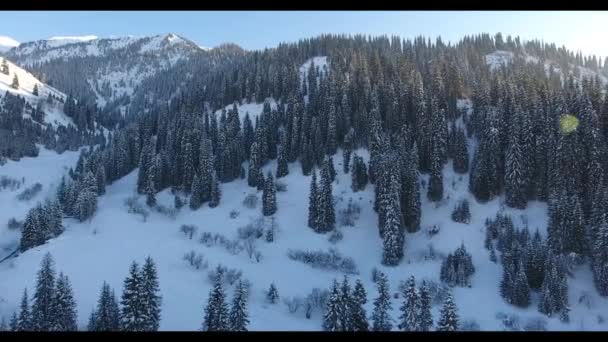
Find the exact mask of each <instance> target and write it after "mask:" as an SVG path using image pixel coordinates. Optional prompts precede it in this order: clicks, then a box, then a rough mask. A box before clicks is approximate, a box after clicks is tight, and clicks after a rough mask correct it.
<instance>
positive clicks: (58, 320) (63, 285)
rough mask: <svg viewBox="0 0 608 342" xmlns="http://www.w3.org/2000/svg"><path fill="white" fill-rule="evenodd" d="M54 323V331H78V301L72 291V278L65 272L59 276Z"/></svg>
mask: <svg viewBox="0 0 608 342" xmlns="http://www.w3.org/2000/svg"><path fill="white" fill-rule="evenodd" d="M52 311H53V313H54V324H53V327H52V328H51V329H52V330H53V331H76V330H78V326H77V322H76V320H77V317H76V301H75V300H74V295H73V293H72V286H71V285H70V280H69V279H68V277H67V276H65V275H64V274H63V273H59V276H58V277H57V285H56V288H55V298H54V300H53V310H52Z"/></svg>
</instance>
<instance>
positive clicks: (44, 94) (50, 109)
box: [0, 60, 72, 126]
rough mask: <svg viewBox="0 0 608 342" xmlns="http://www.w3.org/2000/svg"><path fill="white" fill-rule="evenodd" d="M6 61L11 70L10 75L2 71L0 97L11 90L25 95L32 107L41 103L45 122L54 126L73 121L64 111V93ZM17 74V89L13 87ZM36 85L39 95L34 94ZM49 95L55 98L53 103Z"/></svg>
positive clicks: (15, 93) (16, 93) (0, 75)
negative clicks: (49, 100) (49, 99)
mask: <svg viewBox="0 0 608 342" xmlns="http://www.w3.org/2000/svg"><path fill="white" fill-rule="evenodd" d="M6 63H7V65H8V71H9V72H8V75H7V74H4V73H2V72H0V97H2V95H4V94H5V93H6V92H9V93H11V94H13V95H19V96H21V97H23V98H24V99H25V101H26V102H27V103H29V104H30V105H31V106H32V108H36V106H37V105H38V104H39V103H40V104H41V106H42V110H44V112H45V116H44V122H45V123H50V124H52V125H53V126H57V125H64V126H67V125H68V124H71V123H72V120H71V119H70V118H69V117H68V116H66V115H65V113H64V112H63V103H62V101H65V99H66V95H65V94H64V93H62V92H61V91H59V90H57V89H55V88H53V87H51V86H49V85H47V84H44V83H43V82H40V80H38V79H37V78H36V77H34V75H32V74H31V73H29V72H28V71H26V70H24V69H23V68H21V67H19V66H17V65H15V64H14V63H12V62H11V61H9V60H6ZM15 75H16V76H17V79H18V81H19V87H18V88H17V89H15V88H13V87H12V84H13V80H14V78H15ZM36 86H37V88H38V95H35V94H34V87H36ZM49 95H50V96H51V97H52V98H54V99H55V100H54V101H53V102H52V103H49V102H48V101H47V99H48V97H49Z"/></svg>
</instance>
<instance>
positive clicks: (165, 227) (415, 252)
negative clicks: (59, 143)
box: [0, 150, 608, 330]
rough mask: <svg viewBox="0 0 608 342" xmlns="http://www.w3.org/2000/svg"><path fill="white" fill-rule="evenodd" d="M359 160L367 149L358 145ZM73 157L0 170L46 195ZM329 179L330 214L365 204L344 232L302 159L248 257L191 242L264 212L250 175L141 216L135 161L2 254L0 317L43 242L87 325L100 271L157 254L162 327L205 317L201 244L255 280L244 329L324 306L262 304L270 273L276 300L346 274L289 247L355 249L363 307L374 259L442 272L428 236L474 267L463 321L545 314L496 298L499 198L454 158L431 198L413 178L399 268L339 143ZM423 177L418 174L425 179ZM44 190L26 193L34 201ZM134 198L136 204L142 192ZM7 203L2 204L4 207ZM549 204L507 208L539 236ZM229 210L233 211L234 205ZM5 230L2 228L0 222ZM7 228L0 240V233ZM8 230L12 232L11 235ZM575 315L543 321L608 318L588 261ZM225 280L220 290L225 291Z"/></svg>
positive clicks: (287, 320)
mask: <svg viewBox="0 0 608 342" xmlns="http://www.w3.org/2000/svg"><path fill="white" fill-rule="evenodd" d="M356 153H357V154H358V155H361V156H363V157H364V159H365V160H366V161H367V159H368V153H367V151H365V150H358V151H356ZM76 159H77V155H76V154H75V153H70V152H66V153H64V154H63V155H57V154H54V153H53V152H48V151H44V150H42V151H41V155H40V156H39V157H38V158H24V159H23V160H22V161H20V162H18V163H15V162H9V163H8V164H6V165H4V166H0V175H11V176H13V177H21V176H25V177H26V183H27V184H31V183H32V182H34V181H39V182H41V183H43V184H44V192H45V193H44V194H48V193H50V191H52V190H51V188H52V187H53V186H55V185H56V184H57V181H58V180H59V175H60V174H61V173H63V172H65V168H66V167H67V166H68V165H70V164H72V165H73V163H75V161H76ZM334 163H335V168H336V171H337V177H336V180H335V182H334V183H333V194H334V197H335V198H336V212H338V211H339V210H340V209H342V208H345V206H346V205H347V203H348V199H349V198H352V199H353V201H354V202H355V203H358V204H359V205H360V206H361V215H360V218H359V219H358V220H357V221H356V224H355V226H354V227H341V228H339V229H341V231H342V232H343V234H344V238H343V240H341V241H339V242H338V243H337V244H335V245H333V244H332V243H330V242H329V241H328V235H321V234H316V233H314V232H313V231H312V230H311V229H310V228H308V227H307V223H306V222H307V215H308V209H307V208H308V194H309V186H310V176H308V177H305V176H303V175H302V173H301V168H300V165H299V163H293V164H290V165H289V172H290V173H289V175H288V176H286V177H284V178H281V179H280V181H281V182H283V183H285V184H286V185H287V191H286V192H278V193H277V203H278V212H277V214H276V219H277V223H278V225H279V231H278V233H277V234H276V235H275V241H274V242H273V243H267V242H265V241H263V239H260V240H258V242H257V245H258V248H259V250H260V251H261V253H262V260H261V262H260V263H255V262H253V261H251V260H250V259H249V258H248V256H247V254H246V253H245V252H243V253H241V254H238V255H232V254H230V253H229V252H227V251H226V250H225V249H223V248H222V247H219V246H214V247H205V246H204V245H202V244H200V243H199V242H198V238H199V236H200V233H201V232H212V233H220V234H223V235H224V236H226V237H227V238H229V239H232V238H236V235H237V230H238V228H239V227H243V226H245V225H247V224H248V223H250V222H253V221H254V220H256V219H258V218H260V217H261V192H260V191H256V190H255V189H253V188H250V187H248V186H247V184H246V180H236V181H234V182H231V183H227V184H222V185H221V191H222V198H221V203H220V206H219V207H217V208H209V207H208V206H207V205H206V204H205V205H204V206H203V207H202V208H201V209H199V210H197V211H192V210H190V209H189V208H188V206H186V207H184V208H182V210H181V211H180V212H179V214H178V215H177V217H176V218H175V219H171V218H168V217H166V216H163V215H161V214H159V213H151V214H150V217H148V219H147V221H146V222H144V221H143V220H142V218H141V217H140V216H136V215H133V214H129V213H128V212H127V208H126V207H125V205H124V204H123V202H124V200H125V199H126V198H127V197H129V196H132V195H134V194H135V185H136V180H137V170H136V171H134V172H132V173H131V174H129V175H127V176H126V177H124V178H122V179H120V180H119V181H116V182H115V183H114V184H112V185H110V186H108V187H107V193H106V194H105V195H104V196H102V197H100V198H99V204H98V211H97V213H96V214H95V216H94V217H93V218H92V220H91V221H90V222H84V223H78V222H76V221H73V220H70V219H66V220H64V225H65V226H66V231H65V233H64V234H62V235H61V236H59V237H57V238H55V239H52V240H50V241H48V242H47V243H46V244H44V245H42V246H39V247H36V248H33V249H31V250H28V251H26V252H24V253H22V254H21V255H20V256H18V257H17V258H15V259H10V260H9V261H6V262H3V263H0V297H2V299H0V315H2V316H4V317H7V318H8V317H9V316H10V314H12V312H13V311H14V310H16V309H17V307H18V304H19V300H20V296H21V293H22V291H23V287H25V286H27V288H28V291H33V290H34V284H35V277H36V272H37V270H38V268H39V265H40V261H41V259H42V257H43V256H44V254H46V253H47V252H50V253H51V254H52V255H53V257H54V259H55V261H56V269H57V270H58V271H63V272H64V273H66V274H67V275H68V276H69V277H70V280H71V282H72V285H73V289H74V293H75V296H76V299H77V302H78V317H79V324H80V327H81V328H84V327H85V326H86V323H87V320H88V316H89V314H90V312H91V310H92V308H93V307H94V305H95V303H96V301H97V298H98V295H99V290H100V288H101V285H102V283H103V281H107V282H108V283H109V284H110V285H111V286H112V287H113V288H115V289H116V291H117V295H120V293H121V291H122V285H123V280H124V278H125V276H126V275H127V272H128V268H129V264H130V263H131V262H132V261H134V260H135V261H137V262H139V263H141V262H143V260H144V258H145V257H146V256H151V257H152V258H153V259H154V260H155V261H156V263H157V267H158V273H159V280H160V287H161V291H162V295H163V304H162V320H161V325H160V328H161V330H196V329H199V328H200V326H201V322H202V319H203V309H204V306H205V304H206V301H207V296H208V293H209V290H210V287H211V284H210V282H209V280H208V279H207V271H201V270H199V271H197V270H194V269H193V268H191V267H190V266H188V265H187V264H186V262H185V261H183V260H182V256H183V255H184V254H185V253H187V252H189V251H191V250H194V251H196V252H200V253H202V254H204V256H205V259H206V260H207V261H208V262H209V269H212V268H214V267H215V266H216V265H217V264H218V263H221V264H223V265H226V266H228V267H234V268H238V269H241V270H242V271H243V277H244V278H246V279H248V280H250V281H251V283H252V291H251V297H250V302H249V313H250V316H251V324H250V329H251V330H320V329H321V315H320V313H319V312H316V313H315V314H313V316H312V318H311V319H306V318H305V317H304V314H303V312H301V311H299V312H298V313H296V314H291V313H289V312H288V309H287V307H286V306H285V305H284V304H283V303H279V304H275V305H272V304H267V303H266V302H265V294H264V291H265V290H267V288H268V287H269V285H270V283H271V282H274V283H275V284H276V286H277V288H278V291H279V294H280V296H281V298H286V297H292V296H302V297H304V296H306V295H307V294H308V293H310V291H311V289H312V288H313V287H320V288H323V289H325V288H328V287H329V286H330V285H331V282H332V280H333V279H334V278H339V279H341V278H342V274H340V273H337V272H332V271H325V270H319V269H313V268H311V267H310V266H308V265H305V264H302V263H299V262H295V261H292V260H290V259H288V257H287V251H288V250H289V249H291V248H293V249H309V250H327V249H328V248H330V247H335V248H337V249H338V250H339V252H340V253H342V254H343V255H345V256H349V257H352V258H353V259H354V260H355V262H356V264H357V267H358V269H359V272H360V273H359V275H357V276H354V277H353V276H351V277H350V279H351V282H352V281H354V279H353V278H360V279H361V280H362V281H363V283H364V285H365V288H366V290H367V292H368V303H367V305H366V309H367V313H368V315H369V314H371V311H372V307H373V304H372V302H373V299H374V298H375V297H376V296H377V291H376V287H375V286H374V284H373V282H372V280H371V271H372V269H373V268H374V267H377V268H378V269H380V270H382V271H383V272H385V273H386V274H387V275H388V277H389V279H390V290H391V294H393V293H395V292H397V289H398V284H399V282H401V281H403V280H406V279H407V278H408V277H409V276H410V275H412V274H413V275H415V276H416V279H417V280H418V281H421V280H422V279H432V280H435V281H438V278H439V269H440V261H439V260H435V261H430V260H424V259H423V256H424V255H425V254H426V253H427V251H428V249H429V246H430V245H433V246H434V249H435V251H436V252H437V253H438V254H444V255H445V254H447V253H449V252H452V251H454V250H455V249H456V248H457V247H458V246H460V244H461V243H464V245H465V246H466V248H467V250H468V251H469V252H470V253H471V254H472V257H473V263H474V265H475V268H476V272H475V274H474V275H473V276H472V288H455V289H454V290H453V293H454V295H455V302H456V304H457V306H458V309H459V315H460V317H461V320H475V321H477V322H478V323H479V325H480V327H481V329H482V330H500V329H502V326H501V323H500V321H499V320H498V319H497V318H496V313H497V312H504V313H507V314H517V315H519V316H520V320H521V322H522V325H523V324H524V323H525V321H526V320H527V319H529V318H532V317H544V316H542V315H541V314H540V313H538V312H537V309H536V305H537V302H538V299H537V298H536V297H535V296H534V297H533V301H532V305H531V306H530V307H529V308H528V309H518V308H516V307H513V306H511V305H508V304H507V303H505V301H504V300H503V299H502V298H501V297H500V295H499V292H498V286H499V282H500V278H501V274H502V269H501V266H500V265H499V264H494V263H492V262H491V261H490V260H489V253H488V251H487V250H486V249H485V248H484V247H483V240H484V234H485V233H484V229H485V228H484V221H485V219H486V218H487V217H493V216H494V215H495V214H496V212H497V211H498V210H499V209H500V207H501V200H500V199H494V200H493V201H490V202H489V203H487V204H479V203H477V202H476V201H475V200H474V198H473V197H472V195H471V194H470V193H469V192H468V191H467V184H468V176H466V175H464V176H461V175H456V174H454V173H453V172H452V168H451V162H450V163H448V164H447V165H446V168H445V169H444V189H445V191H444V196H445V199H444V200H443V201H442V202H441V203H440V204H439V205H437V204H435V203H431V202H429V201H428V200H427V198H426V189H425V188H424V187H422V188H421V201H422V224H421V227H422V229H421V230H420V231H419V232H417V233H414V234H407V241H406V246H405V257H404V259H403V261H402V262H401V264H400V265H399V266H397V267H384V266H381V265H380V260H381V255H382V241H381V239H380V236H379V234H378V228H377V215H376V213H375V212H374V211H373V210H372V204H373V198H374V193H373V186H372V185H369V184H368V186H367V187H366V189H365V190H364V191H362V192H357V193H353V192H352V190H351V189H350V185H351V180H350V174H344V173H343V171H342V156H341V152H338V154H337V155H336V156H335V157H334ZM269 170H270V171H272V172H273V173H274V172H275V170H276V161H272V162H270V163H269V164H268V165H266V166H265V167H264V171H265V172H266V171H269ZM427 178H428V176H421V179H424V180H425V181H428V179H427ZM44 194H40V195H39V196H38V197H37V198H36V199H35V200H34V201H36V200H41V199H43V197H44ZM248 194H256V196H257V197H258V200H259V203H258V207H257V208H255V209H248V208H246V207H244V206H243V204H242V201H243V199H244V198H245V197H246V196H247V195H248ZM15 195H16V193H15V192H13V193H4V192H0V203H2V209H3V210H2V211H0V219H1V220H2V222H1V223H2V224H4V222H6V220H7V219H8V218H9V217H12V216H16V217H17V218H18V219H20V220H21V219H23V216H24V215H25V212H26V210H27V208H28V207H31V206H33V205H34V203H33V202H32V203H21V202H16V201H15V200H14V196H15ZM461 198H468V199H469V201H470V204H471V214H472V217H471V223H470V224H468V225H466V224H460V223H454V222H453V221H451V220H450V214H451V211H452V208H453V207H454V205H455V204H456V202H457V201H458V200H459V199H461ZM144 200H145V199H144V198H143V197H140V202H141V203H143V202H144ZM157 201H158V202H159V203H160V204H163V205H166V206H172V204H173V196H172V195H171V194H170V193H169V191H168V190H165V191H163V192H162V193H160V194H159V195H158V196H157ZM5 208H6V209H7V210H4V209H5ZM546 210H547V207H546V204H543V203H538V202H532V203H530V204H529V205H528V208H527V209H526V210H516V209H505V211H506V212H508V213H511V214H512V216H513V219H514V222H515V223H516V225H517V226H521V224H522V220H523V219H524V218H527V221H528V224H529V227H530V228H531V229H533V230H534V229H536V228H538V229H539V230H540V231H541V232H542V233H543V234H545V231H546V221H547V214H546ZM232 211H237V212H238V213H239V214H238V216H237V217H236V218H230V213H231V212H232ZM182 224H193V225H196V226H198V232H197V236H196V237H195V238H194V239H193V240H189V239H187V238H186V237H185V236H184V234H182V233H180V232H179V227H180V226H181V225H182ZM433 224H438V225H440V226H441V231H440V233H439V234H437V235H435V236H433V237H430V236H429V235H428V234H427V232H426V228H427V227H429V226H431V225H433ZM2 229H6V228H4V227H3V228H2ZM7 236H8V235H7V234H6V233H3V234H2V235H0V238H1V239H2V241H3V242H4V241H5V239H7ZM11 238H12V239H14V238H15V237H14V236H13V237H11ZM569 292H570V293H569V295H570V304H571V306H572V308H573V310H572V311H571V323H569V324H562V323H560V322H559V320H558V319H557V318H551V319H547V320H548V322H549V324H548V328H549V329H551V330H605V329H606V326H605V325H602V324H599V323H598V315H602V316H603V317H608V301H607V300H606V299H604V298H601V297H600V296H599V295H598V294H597V292H596V291H595V289H594V287H593V283H592V281H591V273H590V270H589V268H588V266H584V267H581V268H580V269H578V270H577V271H576V272H575V278H570V279H569ZM582 293H587V294H588V295H589V296H590V303H591V304H590V305H591V307H590V308H586V307H585V306H584V305H583V304H580V303H579V302H578V299H579V297H580V295H581V294H582ZM231 295H232V290H229V291H228V296H229V297H230V296H231ZM400 304H401V303H400V299H395V298H392V305H393V311H392V315H393V318H394V319H395V320H396V319H397V317H398V315H399V311H398V308H399V306H400ZM439 310H440V307H439V306H437V305H436V306H434V307H433V315H434V319H435V321H437V319H438V316H439Z"/></svg>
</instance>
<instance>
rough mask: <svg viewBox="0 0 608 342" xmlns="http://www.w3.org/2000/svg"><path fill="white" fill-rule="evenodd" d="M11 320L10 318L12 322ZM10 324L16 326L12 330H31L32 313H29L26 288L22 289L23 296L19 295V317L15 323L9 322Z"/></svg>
mask: <svg viewBox="0 0 608 342" xmlns="http://www.w3.org/2000/svg"><path fill="white" fill-rule="evenodd" d="M12 321H13V320H11V322H12ZM11 326H13V327H16V329H12V328H11V330H13V331H32V330H33V322H32V315H31V313H30V307H29V301H28V298H27V289H23V297H21V307H20V311H19V318H18V319H17V322H16V325H15V324H14V323H11Z"/></svg>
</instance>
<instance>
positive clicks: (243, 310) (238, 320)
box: [229, 280, 249, 331]
mask: <svg viewBox="0 0 608 342" xmlns="http://www.w3.org/2000/svg"><path fill="white" fill-rule="evenodd" d="M229 321H230V331H247V325H248V324H249V314H248V313H247V290H246V289H245V286H244V285H243V282H242V281H241V280H239V282H238V283H237V286H236V289H235V291H234V297H233V299H232V307H231V309H230V317H229Z"/></svg>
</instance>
